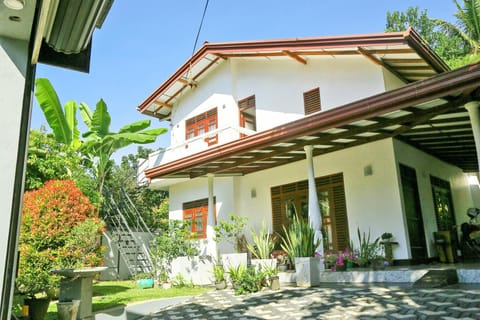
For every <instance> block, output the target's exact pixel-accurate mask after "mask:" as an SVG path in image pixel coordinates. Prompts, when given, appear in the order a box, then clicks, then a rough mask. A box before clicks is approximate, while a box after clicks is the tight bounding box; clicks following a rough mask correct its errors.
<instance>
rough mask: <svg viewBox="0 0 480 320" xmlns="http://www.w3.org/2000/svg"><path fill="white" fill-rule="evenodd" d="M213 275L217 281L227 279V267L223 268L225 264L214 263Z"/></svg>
mask: <svg viewBox="0 0 480 320" xmlns="http://www.w3.org/2000/svg"><path fill="white" fill-rule="evenodd" d="M213 277H214V278H215V282H220V281H225V269H224V268H223V265H221V264H214V265H213Z"/></svg>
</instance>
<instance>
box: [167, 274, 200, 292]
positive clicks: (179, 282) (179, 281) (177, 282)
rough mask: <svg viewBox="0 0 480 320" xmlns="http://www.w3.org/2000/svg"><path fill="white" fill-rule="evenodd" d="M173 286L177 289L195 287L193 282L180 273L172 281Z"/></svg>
mask: <svg viewBox="0 0 480 320" xmlns="http://www.w3.org/2000/svg"><path fill="white" fill-rule="evenodd" d="M172 285H173V287H175V288H193V287H195V285H194V284H193V282H192V281H191V280H190V281H188V280H187V279H185V277H184V276H183V275H182V274H181V273H178V274H177V275H176V276H175V277H174V278H173V279H172Z"/></svg>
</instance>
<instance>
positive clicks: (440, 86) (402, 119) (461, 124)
mask: <svg viewBox="0 0 480 320" xmlns="http://www.w3.org/2000/svg"><path fill="white" fill-rule="evenodd" d="M479 99H480V64H479V63H477V64H472V65H469V66H466V67H463V68H461V69H457V70H454V71H450V72H446V73H443V74H439V75H437V76H434V77H431V78H429V79H427V80H422V81H418V82H414V83H411V84H408V85H405V86H403V87H400V88H398V89H395V90H391V91H388V92H385V93H382V94H378V95H375V96H371V97H369V98H365V99H362V100H358V101H355V102H352V103H348V104H346V105H343V106H340V107H337V108H335V109H331V110H327V111H324V112H319V113H316V114H313V115H310V116H307V117H305V118H302V119H299V120H296V121H293V122H290V123H287V124H285V125H282V126H278V127H275V128H272V129H270V130H267V131H263V132H259V133H257V134H254V135H251V136H248V137H245V138H243V139H239V140H236V141H233V142H231V143H227V144H223V145H219V146H217V147H213V148H210V149H207V150H205V151H203V152H200V153H197V154H195V155H190V156H188V157H185V158H182V159H179V160H176V161H172V162H170V163H167V164H164V165H161V166H158V167H155V168H152V169H149V170H147V171H146V172H145V174H146V176H147V178H149V179H153V178H177V177H186V176H188V177H190V178H194V177H199V176H204V175H206V174H208V173H211V174H215V175H220V174H221V175H239V174H241V175H245V174H248V173H252V172H256V171H260V170H265V169H269V168H272V167H276V166H280V165H284V164H287V163H291V162H294V161H298V160H304V159H305V154H304V150H303V148H304V146H306V145H313V146H314V156H319V155H322V154H326V153H330V152H334V151H338V150H342V149H345V148H350V147H353V146H357V145H361V144H365V143H369V142H372V141H377V140H380V139H385V138H397V139H400V140H403V141H405V142H407V143H409V144H411V145H413V146H415V147H417V148H419V149H420V150H423V151H425V152H427V153H429V154H431V155H433V156H435V157H438V158H440V159H442V160H443V161H445V162H448V163H451V164H453V165H456V166H458V167H459V168H461V169H463V170H464V171H466V172H478V170H479V168H478V162H477V154H476V151H475V143H474V139H473V133H472V129H471V125H470V120H469V117H468V113H467V110H466V109H465V108H464V104H465V103H467V102H469V101H472V100H479Z"/></svg>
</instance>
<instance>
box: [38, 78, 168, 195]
mask: <svg viewBox="0 0 480 320" xmlns="http://www.w3.org/2000/svg"><path fill="white" fill-rule="evenodd" d="M35 85H36V89H35V96H36V98H37V101H38V103H39V105H40V108H41V109H42V111H43V114H44V115H45V118H46V120H47V123H48V125H49V126H50V128H51V129H52V131H53V133H54V135H55V139H56V141H57V142H59V143H63V144H65V145H68V146H70V147H72V148H73V149H74V150H78V151H79V152H81V153H82V154H83V155H84V156H85V157H86V158H87V159H88V160H89V162H90V164H91V167H92V168H93V172H94V176H95V179H96V182H97V188H98V189H97V190H98V191H99V192H100V194H102V192H103V185H104V181H105V177H106V175H107V174H108V172H109V171H110V169H111V167H112V162H111V157H112V155H113V153H114V152H115V151H118V150H119V149H121V148H124V147H127V146H129V145H131V144H134V143H135V144H147V143H152V142H155V140H156V139H157V137H158V136H159V135H161V134H163V133H165V132H166V131H167V129H165V128H156V129H148V130H147V128H148V127H150V120H140V121H137V122H134V123H131V124H128V125H125V126H123V127H122V128H120V130H119V131H118V132H111V131H110V122H111V117H110V114H109V113H108V110H107V104H106V103H105V102H104V101H103V100H102V99H100V101H98V102H97V104H96V109H95V110H94V111H93V112H92V110H91V109H90V108H89V107H88V105H87V104H85V103H83V102H82V103H80V104H79V105H77V103H76V102H75V101H69V102H67V103H66V104H65V106H64V108H62V105H61V103H60V100H59V98H58V95H57V93H56V92H55V89H54V88H53V86H52V84H51V83H50V81H49V80H48V79H45V78H39V79H37V80H36V81H35ZM77 109H79V110H80V114H81V117H82V119H83V122H84V123H85V125H86V126H87V128H88V131H86V132H85V133H83V134H82V138H84V140H81V139H80V131H79V129H78V127H77V125H78V121H77Z"/></svg>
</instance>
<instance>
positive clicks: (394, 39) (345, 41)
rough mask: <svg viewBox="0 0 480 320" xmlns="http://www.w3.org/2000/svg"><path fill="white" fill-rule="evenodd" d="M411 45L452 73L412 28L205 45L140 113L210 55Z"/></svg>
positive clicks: (423, 55)
mask: <svg viewBox="0 0 480 320" xmlns="http://www.w3.org/2000/svg"><path fill="white" fill-rule="evenodd" d="M404 43H406V44H409V45H410V46H411V47H412V48H414V49H415V50H418V53H419V55H421V56H422V58H424V59H425V60H426V61H427V63H428V64H430V65H431V66H432V67H433V68H434V69H435V70H436V71H437V72H445V71H448V70H449V68H448V66H447V65H446V64H445V63H444V62H443V61H442V60H441V59H440V58H439V57H438V55H436V54H435V52H433V51H432V50H431V49H430V48H429V47H428V45H427V44H426V43H425V41H424V40H423V39H422V38H421V37H420V35H419V34H418V33H417V32H416V31H415V30H414V29H413V28H408V29H407V31H405V32H388V33H374V34H361V35H347V36H324V37H310V38H295V39H276V40H258V41H241V42H220V43H208V42H205V43H204V44H203V45H202V47H201V48H200V49H199V50H198V51H197V52H195V54H194V55H193V56H192V57H190V58H189V59H188V60H187V61H185V63H184V64H183V65H181V66H180V68H178V69H177V70H176V71H175V72H174V73H173V74H172V75H171V76H170V77H169V78H168V79H167V80H166V81H165V82H164V83H162V84H161V85H160V87H158V88H157V89H156V90H155V91H153V92H152V93H151V94H150V95H149V96H148V97H147V98H146V99H145V100H144V101H142V103H140V105H139V106H138V107H137V110H138V111H139V112H141V113H145V114H149V115H152V116H153V114H151V113H149V112H148V111H147V108H148V107H149V106H150V104H151V103H153V102H155V100H157V99H158V97H159V96H160V95H161V94H162V93H163V92H165V91H166V90H168V88H170V87H171V86H172V85H173V84H174V83H175V82H176V81H178V80H179V79H180V78H182V77H183V75H184V74H186V73H187V72H188V70H189V69H190V68H191V67H192V66H193V65H195V64H197V63H198V62H199V61H200V60H201V59H202V58H203V57H205V56H206V55H207V54H209V53H212V54H219V53H221V52H223V53H226V52H230V53H231V52H236V51H238V52H241V51H245V50H250V51H252V50H255V51H264V52H267V51H270V50H272V51H273V50H295V49H296V50H298V49H307V48H315V47H322V48H336V47H362V46H368V45H379V44H382V45H398V44H404Z"/></svg>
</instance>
